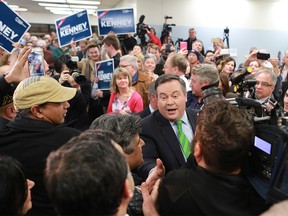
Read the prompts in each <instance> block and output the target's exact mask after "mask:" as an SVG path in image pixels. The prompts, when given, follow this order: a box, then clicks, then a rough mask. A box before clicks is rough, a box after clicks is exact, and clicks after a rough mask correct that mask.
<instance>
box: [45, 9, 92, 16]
mask: <svg viewBox="0 0 288 216" xmlns="http://www.w3.org/2000/svg"><path fill="white" fill-rule="evenodd" d="M50 12H51V13H53V14H64V15H65V14H74V13H77V12H79V11H72V10H70V11H68V10H67V11H61V10H50ZM87 12H88V14H91V15H95V14H96V11H91V10H89V11H87Z"/></svg>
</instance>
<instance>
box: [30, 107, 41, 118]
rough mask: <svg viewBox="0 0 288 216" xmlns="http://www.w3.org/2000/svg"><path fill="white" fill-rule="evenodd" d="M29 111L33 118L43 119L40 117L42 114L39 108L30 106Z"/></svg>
mask: <svg viewBox="0 0 288 216" xmlns="http://www.w3.org/2000/svg"><path fill="white" fill-rule="evenodd" d="M30 110H31V113H32V114H33V115H34V116H35V117H37V118H39V119H42V118H43V115H42V112H41V108H40V107H39V105H34V106H32V107H31V109H30Z"/></svg>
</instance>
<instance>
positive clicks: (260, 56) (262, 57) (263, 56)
mask: <svg viewBox="0 0 288 216" xmlns="http://www.w3.org/2000/svg"><path fill="white" fill-rule="evenodd" d="M256 56H257V59H259V60H268V59H269V58H270V54H269V53H261V52H258V53H257V54H256Z"/></svg>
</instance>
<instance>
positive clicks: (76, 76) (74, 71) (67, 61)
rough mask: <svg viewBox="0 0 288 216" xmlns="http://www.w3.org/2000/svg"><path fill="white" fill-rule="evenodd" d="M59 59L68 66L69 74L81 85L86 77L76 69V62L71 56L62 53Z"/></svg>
mask: <svg viewBox="0 0 288 216" xmlns="http://www.w3.org/2000/svg"><path fill="white" fill-rule="evenodd" d="M60 59H61V61H62V62H63V63H64V64H65V65H66V66H67V67H68V68H69V74H70V75H71V76H72V77H73V79H74V80H75V82H76V83H77V84H79V85H82V84H84V83H85V82H86V77H85V76H84V75H81V72H80V71H79V70H78V66H77V62H74V61H72V59H71V56H69V55H63V56H61V57H60Z"/></svg>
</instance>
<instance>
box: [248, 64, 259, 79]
mask: <svg viewBox="0 0 288 216" xmlns="http://www.w3.org/2000/svg"><path fill="white" fill-rule="evenodd" d="M249 67H251V68H252V73H251V76H252V77H255V75H256V73H257V71H258V69H259V67H260V63H259V61H258V60H254V61H251V62H250V63H249Z"/></svg>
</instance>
